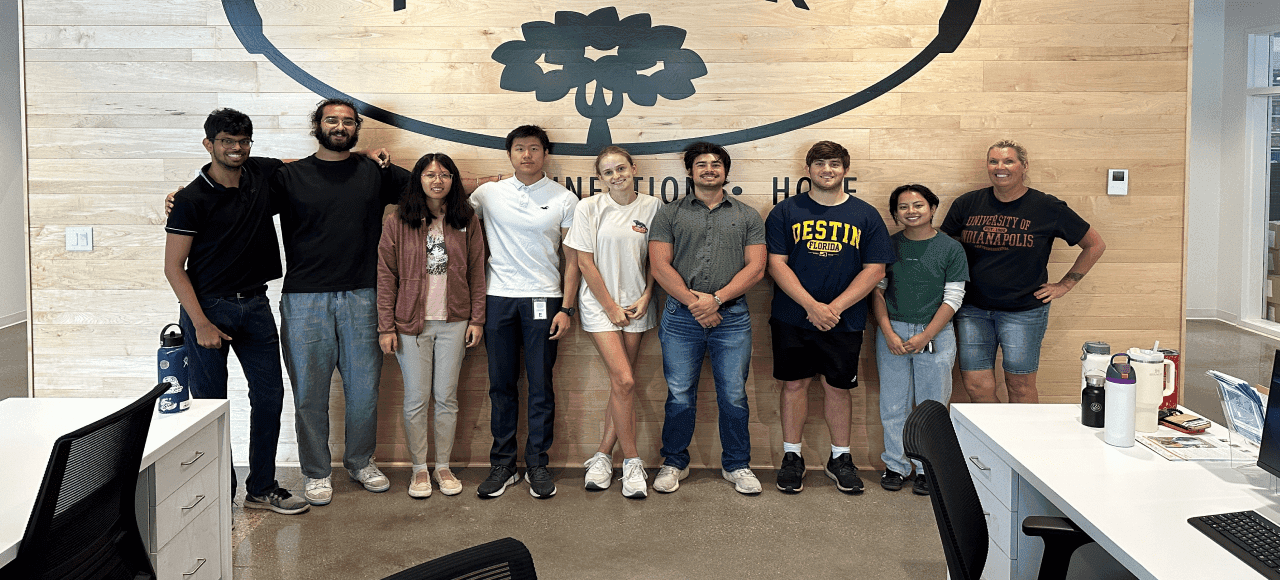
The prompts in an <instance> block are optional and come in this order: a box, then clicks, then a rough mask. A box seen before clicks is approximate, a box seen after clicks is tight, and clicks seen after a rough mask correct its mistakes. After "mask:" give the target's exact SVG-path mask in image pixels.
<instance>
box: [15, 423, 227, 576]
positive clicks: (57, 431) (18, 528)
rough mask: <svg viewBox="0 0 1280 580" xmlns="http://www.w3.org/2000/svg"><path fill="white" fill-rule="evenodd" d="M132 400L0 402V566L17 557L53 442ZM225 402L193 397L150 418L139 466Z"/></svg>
mask: <svg viewBox="0 0 1280 580" xmlns="http://www.w3.org/2000/svg"><path fill="white" fill-rule="evenodd" d="M133 400H134V399H128V398H111V399H59V398H35V399H26V398H21V399H19V398H10V399H5V400H3V401H0V465H3V466H4V471H5V475H4V477H0V566H3V565H5V564H7V563H9V562H11V561H13V559H14V558H15V557H16V556H17V554H18V545H19V544H20V543H21V542H22V535H23V534H24V533H25V532H26V528H27V520H29V519H30V518H31V508H32V506H34V505H35V502H36V495H37V494H38V493H39V491H40V483H41V482H42V481H44V472H45V469H46V467H47V466H48V464H49V454H50V453H52V452H53V442H54V441H55V440H56V439H57V438H58V437H61V436H63V435H65V434H67V433H70V432H71V431H74V430H76V429H78V428H80V427H83V426H85V425H88V424H89V423H92V422H94V421H96V420H98V419H101V418H103V417H106V416H107V415H110V414H111V413H113V412H115V411H118V410H120V409H121V408H123V407H124V406H125V405H128V404H129V403H130V402H131V401H133ZM227 409H228V404H227V401H225V400H220V399H219V400H213V399H194V400H192V401H191V408H190V409H188V410H186V411H184V412H182V413H175V414H171V415H161V414H158V413H157V414H155V415H154V418H153V419H152V420H151V430H150V431H149V433H148V435H147V445H146V448H145V450H144V451H143V457H142V467H143V468H146V467H147V466H148V465H151V464H152V463H154V462H155V461H156V459H157V458H159V457H162V456H163V455H164V454H165V453H168V452H169V451H171V450H172V449H173V448H174V447H176V446H177V445H178V444H180V443H181V442H182V441H184V440H186V439H187V438H188V437H189V436H190V435H191V434H192V433H195V432H197V431H199V430H200V429H202V428H204V427H205V426H206V425H208V424H209V423H211V422H213V421H214V420H216V419H217V418H218V416H220V415H221V414H224V413H226V412H227Z"/></svg>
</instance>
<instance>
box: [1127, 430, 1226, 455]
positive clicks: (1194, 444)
mask: <svg viewBox="0 0 1280 580" xmlns="http://www.w3.org/2000/svg"><path fill="white" fill-rule="evenodd" d="M1137 439H1138V443H1141V444H1143V445H1145V446H1147V448H1149V449H1151V450H1152V451H1155V452H1156V454H1158V455H1160V456H1161V457H1163V458H1165V459H1168V460H1170V461H1230V460H1231V442H1230V441H1228V440H1227V438H1225V437H1218V436H1215V435H1210V434H1208V433H1205V434H1201V435H1138V437H1137Z"/></svg>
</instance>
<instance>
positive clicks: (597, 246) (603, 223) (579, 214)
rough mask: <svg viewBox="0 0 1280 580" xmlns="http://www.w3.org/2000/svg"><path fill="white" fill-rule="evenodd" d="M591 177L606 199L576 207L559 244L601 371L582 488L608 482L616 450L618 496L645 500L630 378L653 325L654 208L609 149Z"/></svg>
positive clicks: (624, 161)
mask: <svg viewBox="0 0 1280 580" xmlns="http://www.w3.org/2000/svg"><path fill="white" fill-rule="evenodd" d="M595 167H596V175H598V176H599V177H600V178H601V179H602V180H604V182H605V185H606V187H608V192H607V193H606V194H603V195H596V196H592V197H589V198H587V199H584V200H582V201H580V202H578V207H577V209H576V210H575V211H574V216H573V227H571V228H569V235H568V237H566V238H565V241H564V244H565V245H566V246H569V247H570V248H573V249H575V250H577V251H578V267H579V269H581V271H582V279H583V281H585V282H586V284H585V285H583V286H582V287H581V289H580V290H579V293H578V305H579V307H580V309H581V317H582V329H583V330H585V331H587V332H589V333H591V339H592V340H593V341H595V343H596V349H598V350H599V351H600V356H601V357H602V358H603V359H604V365H605V368H607V369H608V371H609V405H608V408H607V410H606V414H605V431H604V436H603V437H602V438H601V440H600V447H599V449H598V450H597V451H596V454H595V455H594V456H592V457H591V459H588V460H587V462H586V464H585V467H586V468H587V475H586V488H587V489H592V490H601V489H606V488H608V487H609V484H610V482H611V481H612V479H613V457H612V456H611V455H610V452H612V451H613V446H614V444H615V443H618V444H621V447H622V454H623V456H624V459H623V462H622V495H624V496H626V497H630V498H642V497H645V496H646V495H647V494H648V482H647V480H646V476H645V471H644V463H643V462H642V461H640V453H639V452H638V451H637V450H636V415H635V385H636V381H635V376H634V374H633V368H634V367H635V364H636V354H637V353H638V352H639V351H640V339H641V338H643V337H644V332H645V331H646V330H649V329H650V328H653V327H654V326H655V325H656V324H657V315H656V313H655V312H654V310H653V309H652V308H650V302H651V301H652V299H653V288H654V283H653V275H652V274H650V273H649V226H650V224H652V223H653V216H654V215H656V214H657V213H658V208H659V207H662V202H660V201H658V199H656V198H654V197H653V196H649V195H639V194H638V193H636V190H635V173H636V166H635V162H633V161H632V160H631V154H630V153H627V152H626V150H624V149H622V148H621V147H616V146H613V145H610V146H609V147H606V148H605V149H604V150H603V151H601V152H600V155H598V156H597V157H596V166H595Z"/></svg>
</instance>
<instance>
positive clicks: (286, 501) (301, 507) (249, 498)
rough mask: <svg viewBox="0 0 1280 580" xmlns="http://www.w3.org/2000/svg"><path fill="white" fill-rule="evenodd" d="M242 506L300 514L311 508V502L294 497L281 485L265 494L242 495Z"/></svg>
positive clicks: (286, 513) (279, 512) (287, 513)
mask: <svg viewBox="0 0 1280 580" xmlns="http://www.w3.org/2000/svg"><path fill="white" fill-rule="evenodd" d="M244 507H246V508H250V509H259V510H271V511H273V512H276V513H278V514H285V515H293V514H300V513H302V512H305V511H307V510H309V509H311V504H309V503H307V501H306V500H304V499H302V498H300V497H294V496H293V494H291V493H289V492H288V490H286V489H285V488H283V487H277V488H275V489H273V490H271V491H270V492H268V493H267V494H266V495H253V494H251V493H246V494H245V495H244Z"/></svg>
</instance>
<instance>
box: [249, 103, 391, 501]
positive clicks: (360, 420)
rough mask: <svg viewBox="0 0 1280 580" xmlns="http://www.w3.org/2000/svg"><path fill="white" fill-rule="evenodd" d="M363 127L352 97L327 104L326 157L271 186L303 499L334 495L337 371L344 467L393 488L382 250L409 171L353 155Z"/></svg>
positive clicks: (366, 482)
mask: <svg viewBox="0 0 1280 580" xmlns="http://www.w3.org/2000/svg"><path fill="white" fill-rule="evenodd" d="M362 121H363V119H361V117H360V115H359V113H357V112H356V109H355V105H354V104H353V103H351V102H350V101H345V100H342V99H328V100H325V101H323V102H321V103H320V104H319V105H318V106H317V107H316V110H315V112H314V113H313V114H312V117H311V124H312V134H313V135H315V137H316V140H317V141H319V147H318V148H317V150H316V153H315V154H314V155H311V156H309V157H307V158H305V159H300V160H298V161H295V162H293V163H289V164H287V165H285V166H284V167H282V168H281V169H280V170H278V171H276V173H275V175H274V177H273V178H272V181H271V195H272V200H273V203H274V205H275V207H276V208H277V209H278V210H279V213H280V225H281V230H282V232H283V234H284V250H285V257H286V260H287V264H288V272H287V273H286V274H285V277H284V289H283V294H282V296H281V298H280V326H281V328H280V330H281V335H282V337H283V349H284V361H285V368H286V369H287V370H288V372H289V379H290V381H291V382H292V385H293V398H294V405H295V410H296V414H295V415H294V425H295V426H296V428H297V433H298V459H299V463H301V465H302V473H303V475H305V476H306V477H307V482H306V490H305V492H304V494H303V496H304V497H305V498H306V500H307V501H308V502H309V503H311V505H325V504H328V503H329V502H330V501H331V499H332V497H333V484H332V480H331V479H330V476H331V472H332V467H331V464H332V461H333V455H332V453H331V452H330V449H329V391H330V382H331V379H332V377H333V371H334V369H335V368H337V370H338V372H339V373H340V374H341V376H342V391H343V396H344V400H345V402H346V405H345V406H346V416H345V427H346V428H345V441H344V443H345V450H344V452H343V458H342V463H343V466H344V467H346V468H347V471H348V473H349V475H350V477H351V479H353V480H355V481H358V482H360V483H361V485H363V486H364V488H365V489H367V490H369V491H372V492H383V491H386V490H387V489H388V488H390V486H391V483H390V481H389V480H388V479H387V477H386V476H385V475H383V474H382V472H381V471H380V470H378V466H377V465H375V464H374V462H373V451H374V443H375V434H376V432H377V428H378V409H377V406H378V381H379V380H380V379H381V376H382V351H381V349H380V348H379V347H378V324H377V322H378V316H377V291H376V287H377V271H376V268H377V263H378V258H377V250H378V239H379V237H380V235H381V232H382V214H383V210H384V209H385V207H386V206H387V205H388V204H393V203H396V202H397V201H398V198H399V195H400V192H401V191H402V190H403V189H404V187H405V185H406V184H407V183H408V179H409V172H408V171H405V170H404V169H402V168H399V167H396V166H394V165H389V166H388V167H386V168H383V167H380V166H379V164H378V162H376V161H373V160H372V159H369V158H367V157H365V156H362V155H353V154H352V153H351V149H352V148H353V147H354V146H355V144H356V142H357V140H358V139H359V135H360V124H361V122H362Z"/></svg>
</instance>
